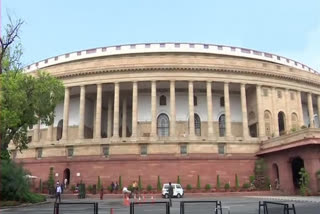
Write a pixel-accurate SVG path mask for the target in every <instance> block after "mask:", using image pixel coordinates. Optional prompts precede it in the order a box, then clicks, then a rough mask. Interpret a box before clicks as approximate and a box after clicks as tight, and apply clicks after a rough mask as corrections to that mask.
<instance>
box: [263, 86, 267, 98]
mask: <svg viewBox="0 0 320 214" xmlns="http://www.w3.org/2000/svg"><path fill="white" fill-rule="evenodd" d="M263 96H265V97H267V96H268V89H267V88H264V89H263Z"/></svg>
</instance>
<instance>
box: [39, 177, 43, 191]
mask: <svg viewBox="0 0 320 214" xmlns="http://www.w3.org/2000/svg"><path fill="white" fill-rule="evenodd" d="M39 192H40V193H42V192H43V186H42V180H41V179H40V181H39Z"/></svg>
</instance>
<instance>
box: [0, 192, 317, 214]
mask: <svg viewBox="0 0 320 214" xmlns="http://www.w3.org/2000/svg"><path fill="white" fill-rule="evenodd" d="M302 199H303V200H302ZM311 199H312V200H311ZM181 200H220V201H221V202H222V206H223V207H228V208H229V209H230V213H231V214H258V202H259V201H263V200H268V201H271V200H273V201H276V202H284V203H289V204H292V203H293V204H294V205H295V207H296V211H297V214H319V213H320V197H314V198H310V200H308V198H301V197H300V198H299V197H294V198H291V197H283V198H281V197H277V198H272V197H265V198H264V197H261V196H260V197H215V198H184V199H173V206H172V208H171V209H170V213H171V214H179V213H180V201H181ZM157 201H160V199H157ZM64 202H98V203H99V214H109V213H110V208H113V211H114V212H113V213H114V214H129V208H128V207H126V206H124V205H123V201H122V200H121V199H105V200H103V201H100V200H96V199H82V200H65V201H64ZM191 208H192V210H190V212H187V213H188V214H189V213H190V214H193V213H194V214H202V213H203V214H207V213H208V212H206V209H205V208H201V209H200V208H199V207H198V206H192V207H191ZM147 210H148V211H150V212H148V213H152V214H157V213H159V214H160V213H164V212H161V209H159V207H154V206H153V207H148V209H147ZM226 211H227V210H225V212H224V213H227V212H226ZM0 212H1V214H20V213H23V214H52V213H53V201H50V202H49V203H47V204H42V205H34V206H29V207H20V208H9V209H2V210H0ZM67 213H68V214H69V213H77V214H87V213H88V214H89V213H92V214H93V210H92V211H89V209H88V207H87V209H85V208H84V207H81V206H79V205H78V206H73V207H72V210H71V209H69V210H67V208H65V210H64V212H60V214H67ZM144 213H147V212H144ZM144 213H143V214H144ZM135 214H139V213H137V212H136V213H135Z"/></svg>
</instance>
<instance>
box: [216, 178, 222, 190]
mask: <svg viewBox="0 0 320 214" xmlns="http://www.w3.org/2000/svg"><path fill="white" fill-rule="evenodd" d="M220 187H221V183H220V176H219V175H217V189H220Z"/></svg>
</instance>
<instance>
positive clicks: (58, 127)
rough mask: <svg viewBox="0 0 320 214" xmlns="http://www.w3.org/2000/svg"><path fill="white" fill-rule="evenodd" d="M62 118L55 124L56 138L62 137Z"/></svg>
mask: <svg viewBox="0 0 320 214" xmlns="http://www.w3.org/2000/svg"><path fill="white" fill-rule="evenodd" d="M62 130H63V120H60V121H59V123H58V126H57V140H60V139H61V138H62Z"/></svg>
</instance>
